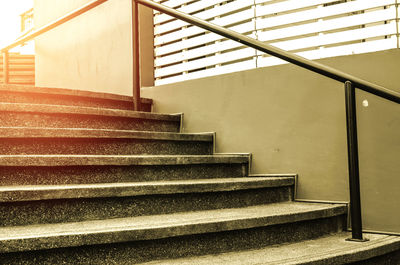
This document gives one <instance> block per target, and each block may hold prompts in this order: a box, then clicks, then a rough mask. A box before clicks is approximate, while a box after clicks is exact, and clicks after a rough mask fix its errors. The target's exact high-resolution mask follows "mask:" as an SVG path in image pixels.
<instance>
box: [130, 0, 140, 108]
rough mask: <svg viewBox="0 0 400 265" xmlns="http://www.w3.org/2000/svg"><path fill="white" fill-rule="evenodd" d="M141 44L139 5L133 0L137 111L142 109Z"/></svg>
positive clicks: (135, 104)
mask: <svg viewBox="0 0 400 265" xmlns="http://www.w3.org/2000/svg"><path fill="white" fill-rule="evenodd" d="M139 45H140V44H139V6H138V3H137V2H136V0H132V46H133V47H132V48H133V51H132V55H133V104H134V110H136V111H139V110H140V109H141V107H140V103H141V102H140V57H139V56H140V51H139V49H140V47H139Z"/></svg>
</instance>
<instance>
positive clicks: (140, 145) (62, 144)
mask: <svg viewBox="0 0 400 265" xmlns="http://www.w3.org/2000/svg"><path fill="white" fill-rule="evenodd" d="M212 152H213V144H212V142H206V141H176V140H171V141H168V140H152V139H150V140H146V139H126V138H125V139H124V138H120V139H115V138H114V139H113V138H111V139H110V138H103V139H101V138H100V139H96V138H55V139H54V138H53V139H52V138H36V139H35V138H27V139H26V138H25V139H24V138H18V139H15V138H14V139H1V140H0V154H1V155H34V154H35V155H45V154H60V155H61V154H81V155H86V154H87V155H141V154H152V155H210V154H212Z"/></svg>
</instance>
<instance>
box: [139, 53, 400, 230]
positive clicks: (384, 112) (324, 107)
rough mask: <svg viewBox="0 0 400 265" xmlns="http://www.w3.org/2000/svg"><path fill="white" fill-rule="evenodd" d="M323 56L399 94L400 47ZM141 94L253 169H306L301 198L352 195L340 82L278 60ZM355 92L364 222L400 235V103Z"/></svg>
mask: <svg viewBox="0 0 400 265" xmlns="http://www.w3.org/2000/svg"><path fill="white" fill-rule="evenodd" d="M320 61H321V62H323V63H326V64H328V65H330V66H333V67H336V68H339V69H341V70H344V71H348V72H349V73H352V74H355V75H357V76H359V77H361V78H365V79H367V80H371V81H374V82H377V83H379V84H382V85H384V86H386V87H388V88H390V89H393V90H397V91H400V85H399V84H400V75H399V74H398V68H399V62H400V50H397V49H396V50H389V51H384V52H377V53H372V54H362V55H353V56H345V57H336V58H330V59H323V60H320ZM142 94H143V96H145V97H149V98H152V99H153V100H154V102H155V106H154V107H155V111H157V112H167V113H176V112H183V113H184V117H185V120H184V126H185V131H186V132H202V131H215V132H216V135H217V143H216V150H217V152H250V153H252V154H253V164H252V173H298V174H299V186H298V195H297V198H299V199H312V200H330V201H331V200H333V201H348V197H349V196H348V177H347V176H348V174H347V146H346V129H345V107H344V89H343V85H342V84H341V83H339V82H336V81H333V80H330V79H327V78H325V77H321V76H318V75H317V74H314V73H312V72H309V71H307V70H303V69H300V68H299V67H297V66H293V65H280V66H274V67H267V68H261V69H254V70H249V71H243V72H237V73H232V74H226V75H222V76H215V77H209V78H203V79H197V80H191V81H185V82H180V83H176V84H169V85H163V86H157V87H150V88H144V89H143V91H142ZM357 98H358V106H357V108H358V115H359V121H358V123H359V132H360V133H359V138H360V139H359V142H360V157H361V161H360V167H361V169H360V171H361V172H360V173H361V188H362V206H363V210H364V211H363V216H364V224H365V228H366V229H373V230H379V231H391V232H398V233H400V223H399V221H398V220H400V211H399V210H398V209H399V204H398V203H399V201H400V163H399V162H400V137H399V136H400V133H399V132H400V106H399V105H396V104H395V103H391V102H388V101H386V100H383V99H379V98H376V97H374V96H371V95H366V93H363V92H358V93H357ZM364 99H367V100H368V101H369V106H368V107H363V106H362V100H364Z"/></svg>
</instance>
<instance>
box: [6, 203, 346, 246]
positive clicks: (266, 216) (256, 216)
mask: <svg viewBox="0 0 400 265" xmlns="http://www.w3.org/2000/svg"><path fill="white" fill-rule="evenodd" d="M305 204H306V203H298V202H284V203H274V204H267V205H262V206H250V207H244V208H235V209H218V210H206V211H197V212H185V213H175V214H164V215H153V216H140V217H128V218H116V219H108V220H95V221H84V222H74V223H61V224H44V225H29V226H23V227H6V228H0V253H1V252H3V253H5V252H15V251H28V250H38V249H49V248H60V247H73V246H81V245H85V238H90V240H91V243H90V244H102V243H117V242H127V241H138V240H152V239H161V238H167V237H176V236H184V235H193V234H201V233H213V232H221V231H231V230H237V229H250V228H256V227H261V226H272V225H278V224H285V223H292V222H299V221H306V220H314V219H320V218H327V217H334V216H339V215H343V214H346V210H347V207H346V206H344V205H327V204H324V205H322V204H311V203H307V206H306V205H305ZM295 207H298V208H300V209H298V210H297V211H294V209H293V208H295ZM310 208H312V209H310ZM283 210H284V211H286V212H282V211H283ZM235 211H236V214H235ZM238 211H239V213H237V212H238ZM263 211H264V212H263ZM274 211H278V212H279V211H281V212H280V213H276V212H274ZM216 215H217V216H216ZM210 216H212V217H210ZM185 218H186V219H185ZM135 222H136V223H135ZM140 222H141V225H139V223H140ZM100 227H101V229H100ZM55 228H56V229H55ZM28 231H29V232H28Z"/></svg>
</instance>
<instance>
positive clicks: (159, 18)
mask: <svg viewBox="0 0 400 265" xmlns="http://www.w3.org/2000/svg"><path fill="white" fill-rule="evenodd" d="M187 2H189V1H187ZM223 2H226V0H201V1H198V2H194V3H191V4H188V5H184V6H180V7H178V8H175V9H176V10H179V11H181V12H184V13H187V14H191V13H193V12H196V11H198V10H202V9H205V8H208V7H211V6H215V5H218V4H220V3H223ZM189 3H190V2H189ZM171 19H175V18H173V17H171V16H169V15H166V14H162V13H160V14H158V15H156V16H154V25H157V24H160V23H163V22H166V21H168V20H171Z"/></svg>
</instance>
